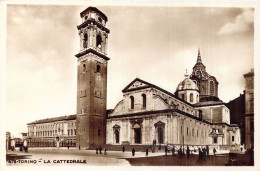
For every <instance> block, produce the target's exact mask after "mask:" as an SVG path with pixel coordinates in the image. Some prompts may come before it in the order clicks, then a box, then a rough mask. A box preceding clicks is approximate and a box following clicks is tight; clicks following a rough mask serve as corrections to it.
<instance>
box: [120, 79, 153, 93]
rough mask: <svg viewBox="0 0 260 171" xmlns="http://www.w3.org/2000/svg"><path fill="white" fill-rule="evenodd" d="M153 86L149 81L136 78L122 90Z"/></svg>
mask: <svg viewBox="0 0 260 171" xmlns="http://www.w3.org/2000/svg"><path fill="white" fill-rule="evenodd" d="M148 87H151V86H150V85H149V83H147V82H145V81H143V80H141V79H139V78H136V79H135V80H134V81H132V82H131V83H130V84H128V86H126V87H125V88H124V89H123V90H122V92H128V91H134V90H139V89H143V88H148Z"/></svg>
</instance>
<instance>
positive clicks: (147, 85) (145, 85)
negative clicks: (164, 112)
mask: <svg viewBox="0 0 260 171" xmlns="http://www.w3.org/2000/svg"><path fill="white" fill-rule="evenodd" d="M135 82H140V83H142V84H139V86H137V87H133V85H134V83H135ZM145 88H155V89H157V90H160V91H162V92H164V93H165V94H167V95H169V96H172V97H174V98H176V99H178V100H180V101H182V102H183V103H186V104H188V105H190V106H193V105H192V104H190V103H188V102H186V101H185V100H183V99H181V98H179V97H178V96H176V95H175V94H172V93H170V92H168V91H166V90H164V89H162V88H160V87H158V86H156V85H154V84H151V83H149V82H146V81H144V80H141V79H140V78H136V79H134V80H133V81H132V82H131V83H130V84H128V85H127V86H126V87H125V88H124V89H123V90H122V92H123V93H126V92H131V91H135V90H141V89H145Z"/></svg>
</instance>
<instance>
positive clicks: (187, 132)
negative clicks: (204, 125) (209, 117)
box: [181, 126, 207, 138]
mask: <svg viewBox="0 0 260 171" xmlns="http://www.w3.org/2000/svg"><path fill="white" fill-rule="evenodd" d="M182 128H183V127H182V126H181V135H183V129H182ZM194 131H195V130H194V128H193V129H192V132H191V135H192V137H195V132H194ZM186 135H187V136H188V135H189V128H188V127H187V130H186ZM200 135H201V138H203V135H204V132H203V130H201V134H200ZM198 137H199V130H198V129H197V138H198ZM206 137H207V131H206V130H205V138H206Z"/></svg>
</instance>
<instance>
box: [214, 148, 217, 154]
mask: <svg viewBox="0 0 260 171" xmlns="http://www.w3.org/2000/svg"><path fill="white" fill-rule="evenodd" d="M216 152H217V150H216V149H215V148H213V154H214V156H216Z"/></svg>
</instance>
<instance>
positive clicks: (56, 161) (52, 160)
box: [6, 149, 229, 166]
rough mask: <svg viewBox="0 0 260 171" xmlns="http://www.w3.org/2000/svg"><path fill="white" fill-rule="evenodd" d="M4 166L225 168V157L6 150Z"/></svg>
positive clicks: (74, 150)
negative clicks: (204, 158)
mask: <svg viewBox="0 0 260 171" xmlns="http://www.w3.org/2000/svg"><path fill="white" fill-rule="evenodd" d="M6 155H7V166H14V165H15V166H18V165H19V166H21V165H22V166H23V165H27V166H28V165H39V166H47V165H48V166H57V165H81V166H82V165H89V166H129V165H132V166H225V164H226V163H227V161H228V159H229V155H228V154H218V155H217V156H213V155H210V156H207V160H206V162H200V163H197V159H198V155H195V154H192V155H190V158H189V159H187V158H186V156H183V157H181V158H178V157H177V155H175V156H172V155H171V153H170V154H168V156H165V154H164V153H163V152H156V153H151V152H149V154H148V156H146V155H145V153H144V152H136V153H135V156H132V153H131V152H129V151H126V152H124V153H123V152H121V151H107V154H106V155H104V151H102V154H96V151H95V150H78V149H69V150H65V149H32V150H29V152H28V153H24V152H20V151H8V152H7V153H6Z"/></svg>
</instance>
